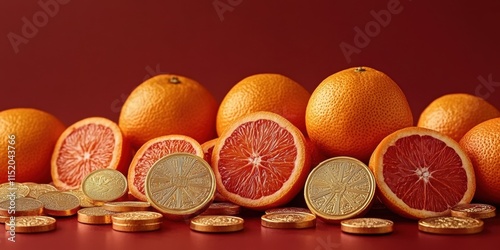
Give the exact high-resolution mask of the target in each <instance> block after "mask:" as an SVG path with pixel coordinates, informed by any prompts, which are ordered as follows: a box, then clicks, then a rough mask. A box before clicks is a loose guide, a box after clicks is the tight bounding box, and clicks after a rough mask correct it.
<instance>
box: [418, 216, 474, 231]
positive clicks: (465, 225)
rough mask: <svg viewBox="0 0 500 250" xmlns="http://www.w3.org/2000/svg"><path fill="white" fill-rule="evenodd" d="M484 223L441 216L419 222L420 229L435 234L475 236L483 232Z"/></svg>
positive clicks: (465, 218)
mask: <svg viewBox="0 0 500 250" xmlns="http://www.w3.org/2000/svg"><path fill="white" fill-rule="evenodd" d="M483 228H484V222H483V221H482V220H480V219H474V218H470V217H454V216H441V217H432V218H425V219H421V220H419V221H418V229H419V230H420V231H422V232H426V233H434V234H475V233H480V232H481V231H483Z"/></svg>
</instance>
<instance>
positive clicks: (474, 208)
mask: <svg viewBox="0 0 500 250" xmlns="http://www.w3.org/2000/svg"><path fill="white" fill-rule="evenodd" d="M451 216H457V217H471V218H475V219H488V218H493V217H495V216H496V208H495V207H494V206H492V205H488V204H478V203H472V204H460V205H456V206H454V207H452V208H451Z"/></svg>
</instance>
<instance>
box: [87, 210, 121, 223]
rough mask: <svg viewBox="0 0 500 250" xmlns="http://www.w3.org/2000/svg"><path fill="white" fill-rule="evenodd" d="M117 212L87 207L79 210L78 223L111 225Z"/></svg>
mask: <svg viewBox="0 0 500 250" xmlns="http://www.w3.org/2000/svg"><path fill="white" fill-rule="evenodd" d="M113 214H115V212H111V211H108V210H105V209H103V208H102V207H87V208H82V209H80V210H78V222H81V223H85V224H111V222H112V220H111V216H112V215H113Z"/></svg>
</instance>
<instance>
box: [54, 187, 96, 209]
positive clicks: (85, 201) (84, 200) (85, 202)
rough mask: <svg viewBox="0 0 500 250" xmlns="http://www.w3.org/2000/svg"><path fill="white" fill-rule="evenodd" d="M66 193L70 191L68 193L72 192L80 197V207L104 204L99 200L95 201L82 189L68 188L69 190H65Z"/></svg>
mask: <svg viewBox="0 0 500 250" xmlns="http://www.w3.org/2000/svg"><path fill="white" fill-rule="evenodd" d="M63 192H64V193H68V194H72V195H74V196H76V197H78V199H79V200H80V207H95V206H100V205H102V204H100V203H99V202H97V201H93V200H92V199H90V198H89V197H88V196H87V195H85V194H84V193H83V191H82V190H77V189H75V190H67V191H63Z"/></svg>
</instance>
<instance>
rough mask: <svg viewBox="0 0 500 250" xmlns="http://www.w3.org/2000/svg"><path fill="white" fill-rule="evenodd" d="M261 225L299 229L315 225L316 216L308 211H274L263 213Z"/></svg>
mask: <svg viewBox="0 0 500 250" xmlns="http://www.w3.org/2000/svg"><path fill="white" fill-rule="evenodd" d="M260 222H261V225H262V226H263V227H268V228H282V229H292V228H293V229H301V228H311V227H315V226H316V216H315V215H313V214H310V213H300V212H295V213H274V214H264V215H262V217H261V220H260Z"/></svg>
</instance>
